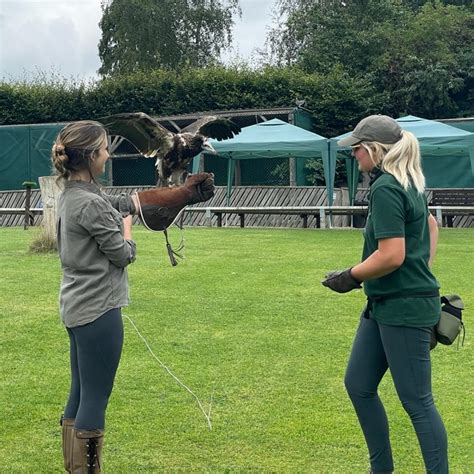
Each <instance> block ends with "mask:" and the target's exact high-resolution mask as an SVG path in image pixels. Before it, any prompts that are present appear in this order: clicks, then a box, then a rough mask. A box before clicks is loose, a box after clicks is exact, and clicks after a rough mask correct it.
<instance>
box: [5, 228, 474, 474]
mask: <svg viewBox="0 0 474 474" xmlns="http://www.w3.org/2000/svg"><path fill="white" fill-rule="evenodd" d="M37 232H38V229H30V230H28V231H23V230H22V229H10V228H3V229H0V255H1V259H2V269H1V282H2V291H1V292H0V308H1V312H0V317H1V319H2V321H1V329H0V344H1V351H0V373H1V379H0V380H1V385H0V407H1V409H0V440H1V442H0V472H2V473H3V472H5V473H7V472H8V473H30V472H31V473H43V472H44V473H52V472H58V473H59V472H62V459H61V454H60V453H61V448H60V443H61V440H60V427H59V424H58V420H59V417H60V414H61V412H62V408H63V405H64V403H65V399H66V396H67V392H68V379H69V367H68V339H67V335H66V332H65V330H64V328H63V326H62V324H61V323H60V321H59V316H58V310H57V299H58V296H57V295H58V287H59V282H60V265H59V261H58V258H57V255H56V254H48V255H33V254H30V253H29V251H28V247H29V243H30V242H31V240H32V239H33V237H34V236H35V235H36V233H37ZM173 232H174V233H173V235H172V238H173V240H174V241H178V240H179V236H178V234H177V233H176V232H175V231H173ZM185 237H186V254H187V258H186V260H185V261H184V262H182V263H180V264H179V265H178V266H177V267H174V268H173V267H171V266H170V264H169V261H168V258H167V255H166V251H165V246H164V239H163V236H162V235H160V234H153V233H150V232H147V231H145V230H143V229H142V228H141V227H135V229H134V238H135V240H136V241H137V245H138V258H137V261H136V262H135V263H134V264H133V265H132V266H131V267H130V269H129V279H130V287H131V296H132V303H131V305H130V306H129V307H128V308H125V309H124V311H123V312H124V314H126V315H127V316H129V317H130V318H132V320H133V321H134V323H135V324H136V325H137V327H138V329H139V330H140V332H141V333H142V334H143V336H144V337H145V338H146V340H147V341H148V343H149V345H150V347H151V348H152V349H153V351H154V352H155V354H156V355H157V356H158V357H159V358H160V360H162V361H163V363H165V364H166V365H167V366H168V367H169V368H170V369H171V370H172V371H173V373H174V374H176V376H177V377H179V378H180V379H181V380H182V381H183V382H184V383H185V384H187V385H188V386H189V387H190V388H191V389H192V390H193V391H194V392H195V393H196V395H197V396H198V397H199V398H200V399H201V400H202V402H203V405H204V407H205V408H206V410H209V407H210V413H211V420H212V430H210V429H209V428H208V426H207V422H206V419H205V417H204V415H203V413H202V412H201V411H200V410H199V407H198V405H197V403H196V400H195V399H194V398H193V397H192V396H191V395H190V394H189V393H188V392H186V391H185V390H184V389H183V388H182V387H181V386H180V385H179V384H177V383H176V381H175V380H174V379H173V378H172V377H170V376H169V375H168V374H167V373H166V372H165V371H164V370H163V368H161V367H160V366H159V365H158V363H157V361H156V360H155V359H154V358H153V357H152V356H151V355H150V353H149V352H148V351H147V348H146V346H145V344H144V342H143V341H142V340H141V339H140V337H139V336H138V335H137V333H136V332H135V330H134V328H133V326H132V324H131V323H130V322H129V321H128V320H127V319H125V320H124V325H125V345H124V351H123V356H122V361H121V365H120V368H119V371H118V375H117V379H116V383H115V387H114V391H113V393H112V397H111V399H110V403H109V408H108V412H107V427H106V439H105V445H106V446H105V449H104V464H105V472H106V473H135V472H142V473H148V472H151V473H153V472H211V473H223V472H275V473H276V472H282V473H294V472H308V473H344V474H346V473H361V474H363V473H366V472H367V467H368V460H367V453H366V448H365V443H364V440H363V436H362V433H361V431H360V429H359V426H358V423H357V420H356V417H355V414H354V412H353V409H352V405H351V403H350V401H349V399H348V397H347V395H346V393H345V389H344V387H343V376H344V371H345V365H346V360H347V357H348V354H349V351H350V347H351V342H352V338H353V335H354V331H355V329H356V326H357V322H358V318H359V314H360V310H361V308H362V306H363V304H364V296H363V294H362V292H360V291H357V292H352V293H349V294H346V295H338V294H336V293H332V292H330V291H329V290H327V289H325V288H324V287H322V286H321V284H320V280H321V278H322V277H323V275H324V273H325V271H327V270H331V269H334V268H344V267H346V266H348V265H351V264H354V263H356V262H357V261H358V259H359V257H360V254H361V248H362V234H361V232H360V231H357V230H304V229H301V230H298V229H292V230H268V229H217V228H212V229H210V228H199V229H198V228H195V229H187V230H186V232H185ZM435 273H436V275H437V276H438V279H439V281H440V283H441V285H442V291H443V292H445V293H450V292H456V293H459V294H460V295H462V297H463V299H464V302H465V304H466V307H467V311H465V318H466V320H467V339H466V343H465V346H464V348H462V349H460V350H459V351H458V350H456V348H455V347H446V346H438V348H437V349H435V351H434V352H433V353H432V361H433V391H434V394H435V398H436V401H437V406H438V409H439V411H440V412H441V414H442V416H443V419H444V421H445V424H446V429H447V431H448V437H449V451H450V464H451V472H452V473H473V472H474V451H473V449H472V440H473V438H474V436H473V435H474V429H473V412H474V398H473V396H472V393H473V391H474V390H473V389H474V387H473V385H474V383H473V371H472V368H473V355H472V334H474V332H473V331H474V323H473V322H472V314H473V312H472V311H473V308H474V287H473V284H472V282H473V281H474V276H473V275H474V231H473V230H472V229H464V230H463V229H443V230H442V231H441V233H440V243H439V247H438V257H437V261H436V263H435ZM380 393H381V397H382V399H383V400H384V403H385V406H386V408H387V412H388V416H389V420H390V424H391V436H392V443H393V450H394V457H395V462H396V472H397V473H406V474H412V473H423V472H424V469H423V467H422V461H421V454H420V451H419V448H418V444H417V441H416V436H415V434H414V431H413V430H412V427H411V424H410V421H409V419H408V416H407V415H406V414H405V412H404V411H403V408H402V407H401V404H400V402H399V401H398V398H397V396H396V393H395V390H394V388H393V384H392V382H391V380H390V377H389V375H387V376H386V377H385V379H384V381H383V383H382V385H381V387H380Z"/></svg>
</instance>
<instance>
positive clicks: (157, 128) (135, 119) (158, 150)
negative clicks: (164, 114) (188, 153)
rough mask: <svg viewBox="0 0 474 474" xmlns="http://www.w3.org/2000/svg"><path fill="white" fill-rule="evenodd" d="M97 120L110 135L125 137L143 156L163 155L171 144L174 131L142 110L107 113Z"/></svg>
mask: <svg viewBox="0 0 474 474" xmlns="http://www.w3.org/2000/svg"><path fill="white" fill-rule="evenodd" d="M98 122H100V123H102V124H103V125H104V127H105V128H106V129H107V131H108V133H109V134H110V135H119V136H121V137H124V138H126V139H127V140H128V141H130V142H131V143H132V144H133V145H134V146H135V147H136V148H137V149H138V150H139V151H140V153H142V154H143V155H145V156H156V155H157V154H159V155H164V154H165V153H166V152H167V151H168V150H169V149H170V148H171V147H172V146H173V137H174V133H172V132H170V131H169V130H167V129H166V128H165V127H163V126H162V125H160V124H159V123H158V122H157V121H156V120H154V119H153V118H151V117H150V116H149V115H147V114H145V113H143V112H136V113H125V114H116V115H109V116H108V117H103V118H100V119H98Z"/></svg>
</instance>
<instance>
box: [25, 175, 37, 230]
mask: <svg viewBox="0 0 474 474" xmlns="http://www.w3.org/2000/svg"><path fill="white" fill-rule="evenodd" d="M23 186H24V187H25V221H24V223H23V229H24V230H27V229H28V225H33V224H34V216H33V214H31V213H30V207H31V188H33V187H36V183H35V182H34V181H25V182H24V183H23Z"/></svg>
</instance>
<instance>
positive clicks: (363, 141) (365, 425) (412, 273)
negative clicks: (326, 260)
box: [323, 115, 448, 474]
mask: <svg viewBox="0 0 474 474" xmlns="http://www.w3.org/2000/svg"><path fill="white" fill-rule="evenodd" d="M338 144H339V145H340V146H351V147H352V154H353V156H354V157H355V159H356V160H357V161H358V165H359V169H360V170H361V171H366V172H369V173H370V175H371V178H372V179H371V183H370V194H369V212H368V217H367V224H366V228H365V232H364V249H363V253H362V261H361V263H359V264H357V265H354V266H353V267H351V268H349V269H346V270H342V271H333V272H329V273H328V274H327V275H326V279H325V280H324V281H323V285H324V286H326V287H328V288H330V289H331V290H333V291H336V292H338V293H346V292H348V291H351V290H353V289H356V288H361V285H362V284H363V287H364V292H365V294H366V296H367V306H366V307H365V308H364V310H363V312H362V314H361V318H360V323H359V327H358V330H357V333H356V336H355V339H354V343H353V347H352V352H351V355H350V358H349V363H348V366H347V370H346V376H345V386H346V389H347V391H348V394H349V397H350V399H351V401H352V403H353V405H354V408H355V411H356V414H357V416H358V418H359V423H360V425H361V428H362V431H363V433H364V436H365V440H366V443H367V446H368V450H369V454H370V465H371V472H373V473H391V472H393V470H394V464H393V458H392V450H391V445H390V439H389V427H388V420H387V416H386V414H385V409H384V407H383V404H382V401H381V400H380V398H379V396H378V393H377V389H378V386H379V384H380V381H381V380H382V378H383V376H384V375H385V373H386V371H387V370H388V369H390V373H391V375H392V379H393V382H394V385H395V388H396V390H397V394H398V397H399V398H400V400H401V402H402V405H403V407H404V409H405V410H406V412H407V413H408V415H409V416H410V418H411V421H412V424H413V426H414V429H415V432H416V434H417V437H418V442H419V444H420V448H421V452H422V456H423V460H424V463H425V467H426V472H428V473H438V474H445V473H447V472H448V457H447V437H446V431H445V428H444V424H443V421H442V420H441V417H440V415H439V413H438V411H437V409H436V407H435V405H434V401H433V396H432V392H431V361H430V340H431V328H432V327H433V326H434V325H435V324H436V323H437V322H438V320H439V317H440V313H441V307H440V298H439V284H438V282H437V280H436V278H435V277H434V275H433V273H432V272H431V265H432V262H433V259H434V256H435V252H436V245H437V239H438V229H437V224H436V220H435V219H434V217H433V216H432V215H431V214H430V213H429V211H428V204H427V201H426V197H425V194H424V190H425V179H424V176H423V173H422V170H421V163H420V148H419V143H418V140H417V139H416V137H415V136H414V135H413V134H412V133H410V132H407V131H404V130H402V129H401V128H400V126H399V125H398V123H397V122H396V121H395V120H393V119H392V118H391V117H387V116H384V115H371V116H369V117H366V118H365V119H363V120H362V121H361V122H359V124H358V125H357V126H356V128H355V129H354V131H353V132H352V133H351V135H350V136H349V137H347V138H344V139H343V140H341V141H340V142H338Z"/></svg>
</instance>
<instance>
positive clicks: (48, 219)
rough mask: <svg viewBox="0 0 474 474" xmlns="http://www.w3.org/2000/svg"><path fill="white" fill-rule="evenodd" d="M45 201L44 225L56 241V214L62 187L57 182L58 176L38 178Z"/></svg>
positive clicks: (46, 232)
mask: <svg viewBox="0 0 474 474" xmlns="http://www.w3.org/2000/svg"><path fill="white" fill-rule="evenodd" d="M38 181H39V185H40V189H41V201H42V202H43V227H44V232H45V235H46V237H47V238H48V239H50V240H51V241H54V242H56V216H57V207H58V198H59V195H60V194H61V192H62V187H60V185H58V183H57V182H56V176H40V177H39V178H38Z"/></svg>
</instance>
